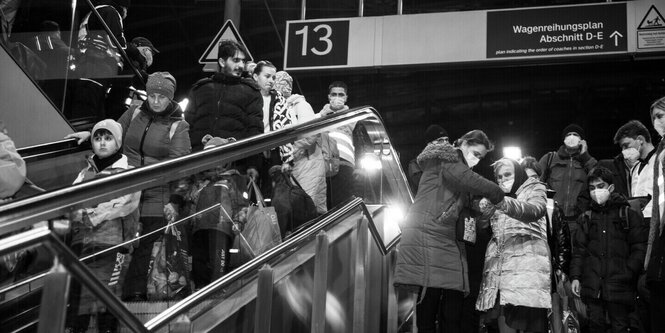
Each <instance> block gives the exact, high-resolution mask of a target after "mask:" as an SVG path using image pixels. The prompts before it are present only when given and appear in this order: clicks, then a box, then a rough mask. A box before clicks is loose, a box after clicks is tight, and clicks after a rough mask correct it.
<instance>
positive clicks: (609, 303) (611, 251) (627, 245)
mask: <svg viewBox="0 0 665 333" xmlns="http://www.w3.org/2000/svg"><path fill="white" fill-rule="evenodd" d="M612 178H613V176H612V172H611V171H610V170H608V169H607V168H604V167H597V168H595V169H593V170H591V172H589V177H588V184H589V192H590V196H591V199H592V200H593V202H592V203H591V210H590V211H587V212H585V213H584V214H582V215H580V217H579V218H578V219H577V221H576V223H577V224H578V229H577V232H576V233H575V236H574V245H573V260H572V262H571V265H570V276H571V280H572V281H573V282H572V284H571V287H572V290H573V293H575V294H577V295H579V294H580V290H581V296H582V297H583V298H584V301H585V303H586V304H587V306H588V315H589V321H590V331H591V332H606V330H605V318H606V316H605V312H607V313H608V314H609V318H610V322H611V325H612V330H611V331H612V332H626V331H627V328H628V326H629V320H628V314H629V313H630V312H631V311H632V309H633V307H634V305H635V293H636V287H637V278H638V276H639V274H640V273H641V272H642V269H643V265H644V256H645V254H646V247H647V238H648V225H647V224H645V223H644V221H643V219H642V213H641V212H640V211H637V210H634V209H631V208H630V206H629V204H628V201H627V200H626V198H625V197H624V196H623V195H621V194H619V193H613V191H614V185H612Z"/></svg>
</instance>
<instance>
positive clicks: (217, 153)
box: [0, 106, 403, 235]
mask: <svg viewBox="0 0 665 333" xmlns="http://www.w3.org/2000/svg"><path fill="white" fill-rule="evenodd" d="M366 119H372V120H375V121H377V122H378V123H379V124H380V125H381V126H380V127H381V130H382V131H383V132H382V134H385V135H387V134H386V133H385V127H384V126H383V122H382V120H381V117H380V115H379V114H378V112H377V111H376V110H375V109H374V108H372V107H369V106H365V107H359V108H354V109H351V110H347V111H344V112H340V113H339V114H334V115H331V116H327V117H321V118H318V119H315V120H312V121H310V122H307V123H304V124H300V125H296V126H293V127H290V128H285V129H281V130H278V131H274V132H270V133H264V134H261V135H258V136H255V137H251V138H247V139H243V140H240V141H236V142H233V143H230V144H227V145H224V146H221V147H215V148H212V149H208V150H205V151H200V152H195V153H192V154H189V155H185V156H182V157H178V158H174V159H171V160H167V161H163V162H160V163H156V164H153V165H149V166H144V167H140V168H135V169H130V170H127V171H124V172H121V173H118V174H114V175H110V176H108V177H103V178H97V179H93V180H90V181H86V182H82V183H79V184H76V185H72V186H68V187H65V188H62V189H58V190H53V191H49V192H45V193H41V194H37V195H35V196H32V197H27V198H23V199H20V200H16V201H12V202H9V203H6V204H4V205H0V235H6V234H8V233H9V232H12V231H16V230H20V229H22V228H25V227H29V226H31V225H32V224H34V223H36V222H39V221H43V220H45V219H49V218H54V217H58V216H62V215H64V214H65V213H67V212H70V211H72V210H74V209H80V208H85V207H90V206H92V205H93V204H96V203H99V202H103V201H104V200H110V199H113V198H116V197H119V196H122V195H125V194H126V193H130V192H135V191H140V190H143V189H146V188H149V187H153V186H159V185H162V184H165V182H168V181H171V180H176V179H179V178H182V177H186V176H189V175H192V174H194V173H196V172H200V171H203V170H209V169H212V168H214V167H215V166H217V165H220V164H222V163H227V162H231V161H235V160H237V159H240V158H244V157H247V156H250V155H254V154H258V153H260V152H262V151H265V150H269V149H272V148H274V147H277V146H280V145H283V144H285V143H288V142H293V141H295V140H297V139H299V138H302V137H305V136H311V135H315V134H318V133H320V132H322V131H326V130H330V129H332V128H335V127H337V126H342V125H346V124H350V123H353V122H357V121H361V120H366ZM402 173H403V172H402Z"/></svg>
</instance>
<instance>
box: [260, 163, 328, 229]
mask: <svg viewBox="0 0 665 333" xmlns="http://www.w3.org/2000/svg"><path fill="white" fill-rule="evenodd" d="M270 171H271V172H270V176H271V177H272V180H273V182H274V183H275V186H273V192H272V199H271V202H272V206H273V207H274V208H275V212H276V213H277V222H278V223H279V229H280V231H281V234H282V236H283V237H284V238H286V236H288V234H289V233H291V232H293V231H295V230H296V229H298V227H300V226H301V225H303V224H305V223H307V222H309V221H310V220H312V219H313V218H315V217H316V216H317V215H318V214H317V212H316V206H315V205H314V201H313V200H312V198H311V197H310V196H309V195H308V194H307V193H306V192H305V191H304V190H303V189H302V187H300V184H298V182H297V181H296V180H295V178H293V176H290V175H288V176H287V175H285V174H283V173H282V171H281V166H274V167H272V168H270Z"/></svg>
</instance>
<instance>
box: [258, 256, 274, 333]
mask: <svg viewBox="0 0 665 333" xmlns="http://www.w3.org/2000/svg"><path fill="white" fill-rule="evenodd" d="M258 280H259V281H258V284H257V286H256V310H255V312H254V332H255V333H270V318H271V317H272V290H273V283H274V281H273V271H272V267H270V265H268V264H265V265H263V267H261V269H259V278H258Z"/></svg>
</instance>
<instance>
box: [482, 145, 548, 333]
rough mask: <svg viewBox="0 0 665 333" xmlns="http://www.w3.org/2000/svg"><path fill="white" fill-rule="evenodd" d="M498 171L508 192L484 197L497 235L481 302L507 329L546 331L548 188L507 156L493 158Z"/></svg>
mask: <svg viewBox="0 0 665 333" xmlns="http://www.w3.org/2000/svg"><path fill="white" fill-rule="evenodd" d="M494 176H495V177H496V181H497V183H498V184H499V186H500V187H501V189H502V190H503V192H504V193H505V194H506V196H505V200H504V201H503V202H501V203H500V204H498V205H492V204H490V203H489V202H488V201H487V200H486V199H483V200H482V201H481V202H480V208H481V209H482V210H483V213H484V216H485V217H488V216H490V219H489V221H490V225H491V228H492V238H491V240H490V242H489V244H488V245H487V251H486V254H485V269H484V272H483V280H482V283H481V285H480V295H479V296H478V301H477V302H476V308H477V309H478V310H480V311H487V313H486V320H494V319H497V320H498V326H499V331H500V332H502V333H506V332H516V331H517V330H520V331H524V332H544V331H545V329H546V317H547V309H549V308H551V295H550V270H551V266H550V249H549V246H548V244H547V231H546V230H547V229H546V221H545V213H546V200H547V196H546V188H545V185H544V184H543V183H541V182H540V181H539V180H537V179H535V178H531V177H528V176H527V174H526V172H525V171H524V168H523V167H522V166H521V165H520V164H519V163H517V162H516V161H513V160H511V159H507V158H503V159H500V160H499V161H497V162H496V163H495V164H494Z"/></svg>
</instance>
